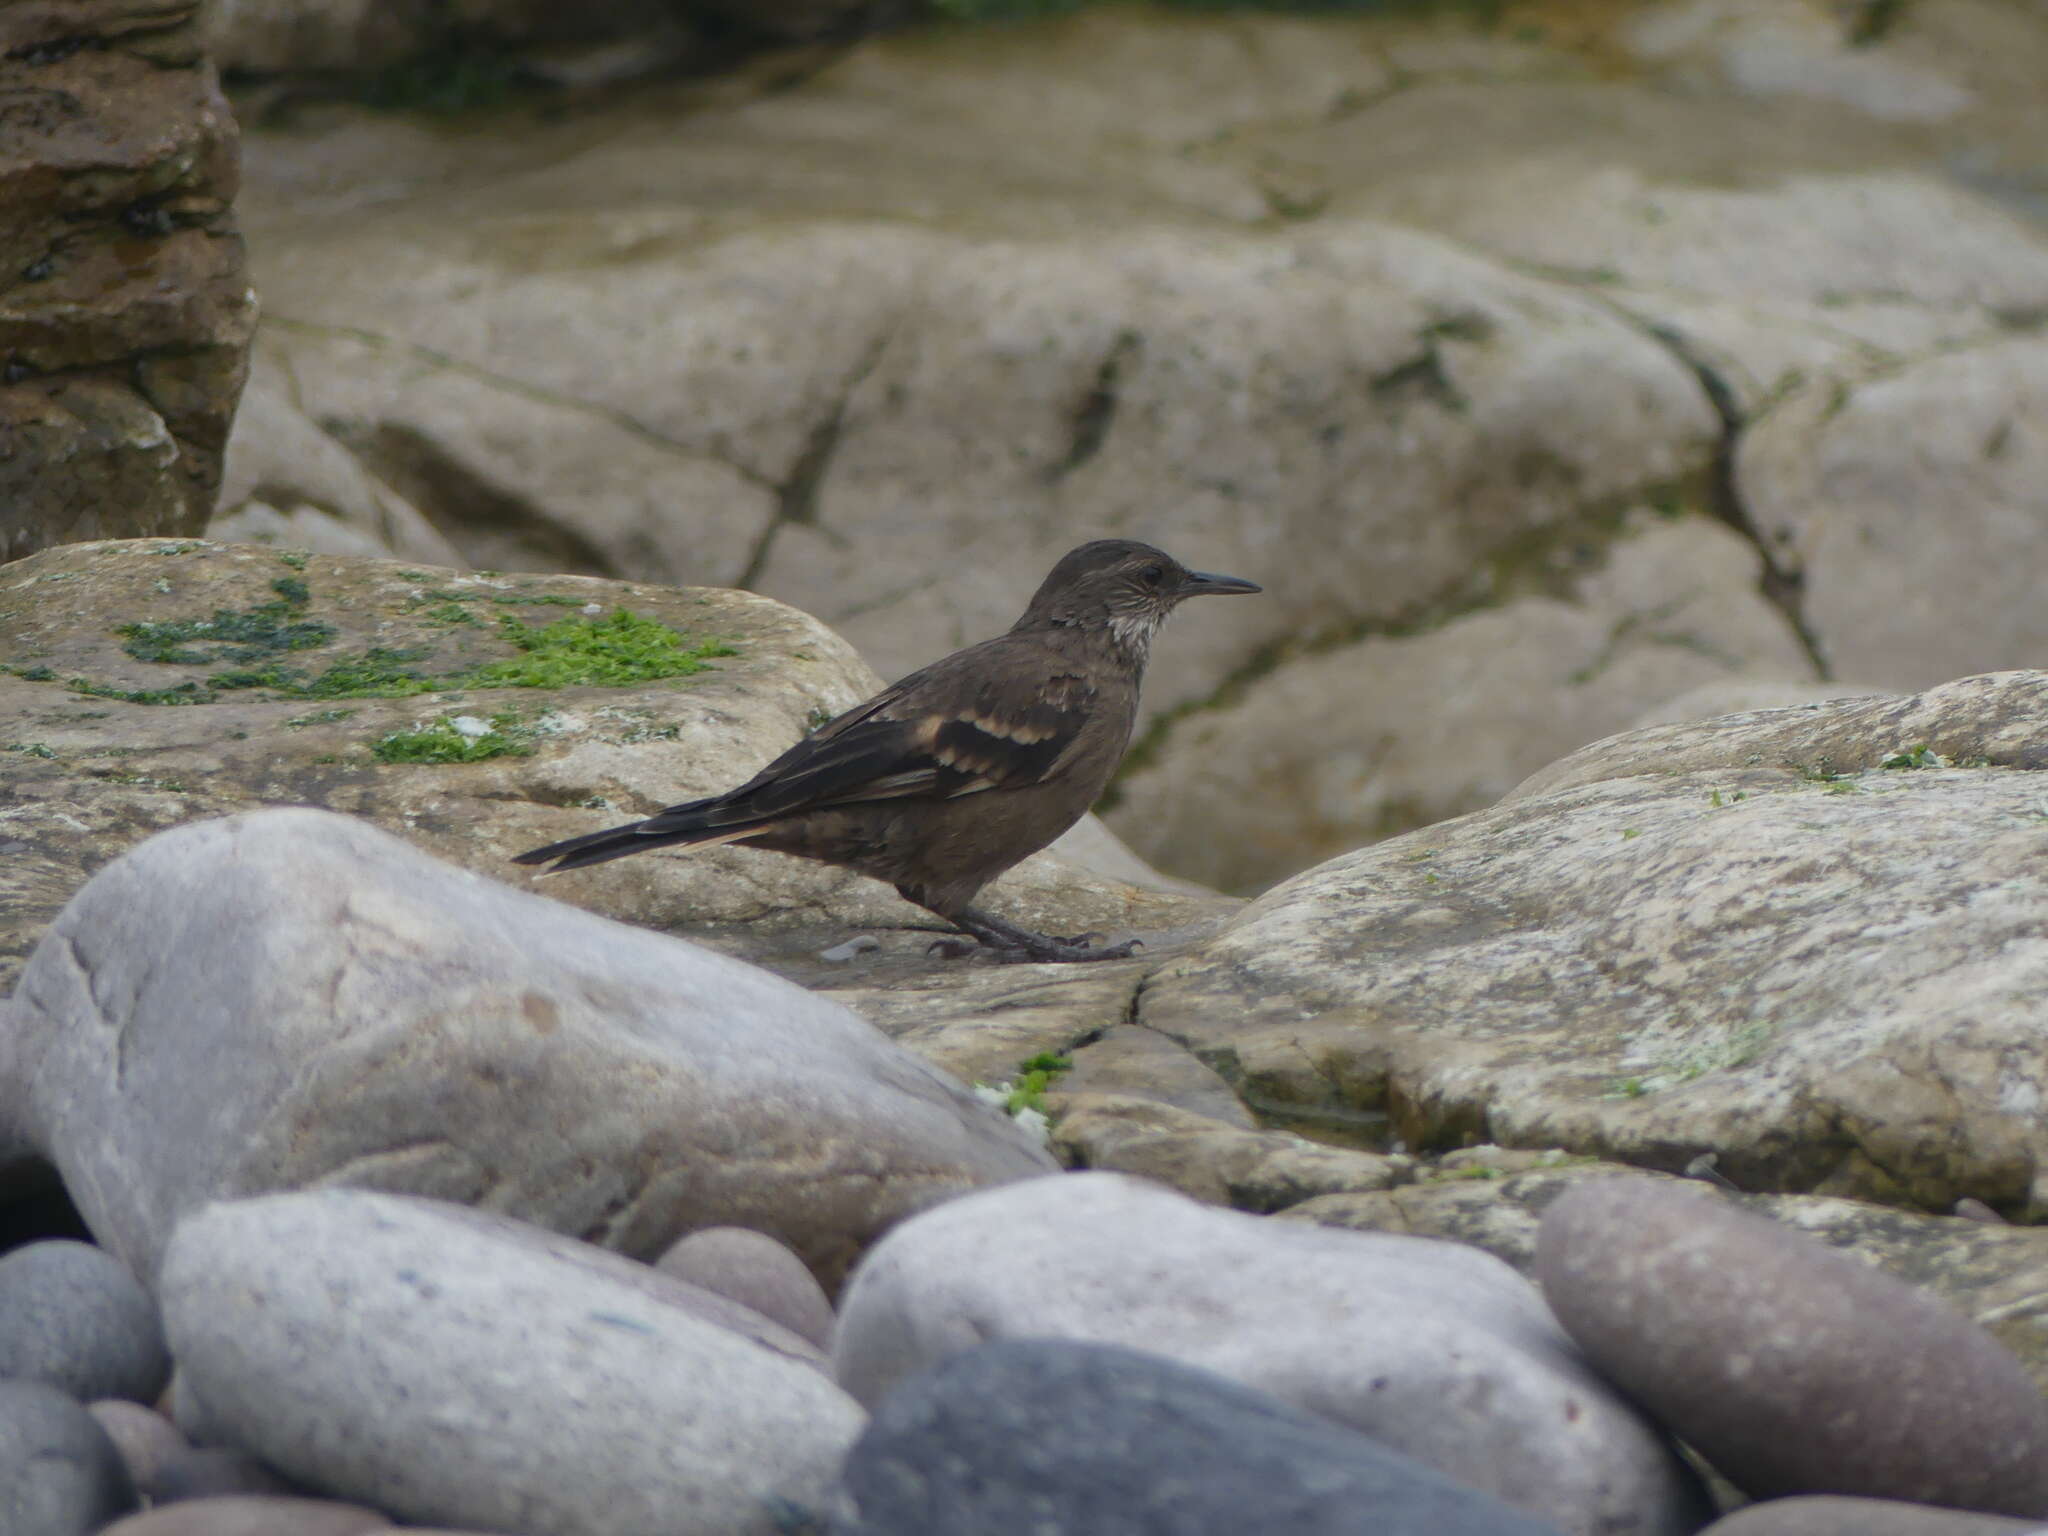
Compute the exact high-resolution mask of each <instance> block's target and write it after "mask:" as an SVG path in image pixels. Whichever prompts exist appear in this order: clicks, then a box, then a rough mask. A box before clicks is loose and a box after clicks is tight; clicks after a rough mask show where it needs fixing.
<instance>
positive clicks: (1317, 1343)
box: [833, 1173, 1701, 1536]
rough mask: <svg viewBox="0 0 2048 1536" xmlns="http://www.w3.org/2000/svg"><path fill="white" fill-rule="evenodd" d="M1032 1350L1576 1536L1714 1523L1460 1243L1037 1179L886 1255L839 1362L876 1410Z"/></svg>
mask: <svg viewBox="0 0 2048 1536" xmlns="http://www.w3.org/2000/svg"><path fill="white" fill-rule="evenodd" d="M1025 1337H1031V1338H1063V1339H1076V1340H1086V1341H1092V1342H1095V1343H1100V1344H1121V1345H1125V1346H1128V1347H1130V1348H1133V1349H1141V1350H1146V1351H1149V1352H1151V1353H1153V1354H1159V1355H1165V1356H1168V1357H1170V1358H1172V1359H1175V1360H1179V1361H1181V1362H1183V1363H1185V1364H1188V1365H1195V1366H1201V1367H1204V1368H1205V1369H1208V1370H1212V1371H1215V1372H1217V1373H1218V1374H1220V1375H1223V1376H1227V1377H1229V1378H1231V1379H1232V1380H1234V1381H1238V1382H1241V1383H1243V1384H1244V1385H1246V1386H1250V1387H1256V1388H1258V1389H1260V1390H1262V1391H1264V1392H1268V1393H1271V1394H1272V1395H1273V1396H1274V1397H1277V1398H1279V1399H1280V1400H1281V1401H1283V1402H1286V1403H1290V1404H1292V1405H1294V1406H1295V1407H1298V1408H1305V1409H1307V1410H1309V1411H1310V1412H1313V1413H1316V1414H1319V1415H1321V1416H1322V1417H1323V1418H1326V1419H1329V1420H1332V1421H1334V1422H1336V1423H1339V1424H1342V1425H1346V1426H1348V1427H1350V1428H1352V1429H1355V1430H1359V1431H1362V1432H1363V1433H1365V1434H1368V1435H1371V1436H1372V1437H1373V1438H1375V1439H1377V1440H1380V1441H1382V1442H1384V1443H1385V1444H1387V1445H1389V1446H1392V1447H1393V1448H1394V1449H1396V1450H1399V1451H1403V1452H1405V1453H1406V1454H1407V1455H1409V1456H1412V1457H1414V1458H1415V1459H1416V1460H1417V1461H1419V1462H1421V1463H1423V1464H1424V1465H1425V1466H1428V1467H1431V1468H1434V1469H1435V1470H1436V1471H1438V1472H1440V1473H1442V1474H1444V1475H1445V1476H1447V1477H1449V1478H1451V1479H1452V1480H1453V1481H1455V1482H1459V1483H1463V1484H1465V1485H1466V1486H1468V1487H1471V1488H1476V1489H1479V1490H1480V1491H1482V1492H1486V1493H1491V1494H1493V1495H1494V1496H1496V1497H1497V1498H1500V1499H1502V1500H1504V1501H1505V1502H1507V1503H1509V1504H1511V1505H1513V1506H1515V1507H1516V1508H1518V1509H1520V1510H1522V1511H1523V1512H1524V1513H1526V1514H1530V1515H1534V1516H1536V1517H1537V1518H1539V1519H1543V1520H1548V1521H1550V1522H1552V1523H1553V1524H1555V1525H1558V1526H1561V1527H1563V1528H1564V1529H1566V1530H1573V1531H1603V1532H1609V1533H1614V1536H1653V1533H1659V1536H1677V1533H1682V1532H1690V1531H1691V1530H1693V1529H1694V1528H1695V1527H1696V1526H1697V1525H1698V1523H1699V1519H1700V1515H1701V1507H1700V1505H1699V1503H1698V1502H1697V1498H1696V1489H1695V1487H1694V1485H1693V1481H1692V1478H1691V1476H1690V1474H1689V1473H1688V1472H1687V1471H1686V1470H1685V1469H1684V1468H1683V1467H1682V1465H1681V1464H1680V1463H1679V1461H1678V1460H1677V1458H1676V1456H1675V1455H1674V1454H1673V1452H1672V1450H1671V1448H1670V1447H1669V1446H1668V1445H1667V1444H1666V1443H1665V1442H1664V1440H1663V1438H1662V1437H1661V1435H1660V1434H1659V1433H1658V1431H1657V1430H1655V1429H1654V1428H1652V1427H1651V1426H1650V1425H1649V1424H1647V1423H1646V1422H1645V1421H1644V1420H1643V1419H1642V1418H1641V1417H1639V1416H1638V1415H1637V1413H1636V1412H1635V1410H1634V1409H1632V1408H1631V1407H1629V1406H1628V1405H1627V1404H1626V1403H1625V1402H1624V1401H1623V1400H1622V1399H1621V1398H1620V1397H1619V1396H1617V1395H1616V1394H1615V1393H1614V1392H1613V1391H1612V1390H1611V1389H1610V1388H1608V1387H1607V1386H1606V1385H1605V1384H1604V1383H1603V1382H1601V1381H1600V1380H1599V1379H1598V1378H1597V1377H1595V1376H1594V1375H1593V1373H1592V1371H1591V1370H1590V1369H1589V1368H1588V1366H1587V1365H1586V1363H1585V1361H1584V1359H1583V1358H1582V1357H1581V1356H1580V1354H1579V1352H1578V1350H1577V1349H1576V1348H1575V1347H1574V1346H1573V1345H1572V1344H1571V1342H1570V1341H1569V1340H1568V1339H1567V1338H1566V1337H1565V1335H1564V1333H1563V1332H1562V1331H1561V1330H1560V1329H1559V1328H1558V1326H1557V1324H1556V1322H1555V1320H1554V1319H1552V1317H1551V1316H1550V1314H1549V1312H1548V1311H1546V1310H1545V1308H1544V1306H1543V1303H1542V1301H1541V1299H1540V1298H1539V1297H1538V1296H1537V1294H1536V1291H1535V1289H1534V1287H1532V1286H1531V1285H1529V1283H1528V1282H1527V1281H1525V1280H1523V1279H1521V1278H1520V1277H1519V1276H1517V1275H1516V1274H1515V1273H1514V1272H1513V1271H1512V1270H1511V1269H1509V1268H1508V1267H1507V1266H1506V1265H1505V1264H1503V1263H1501V1262H1500V1261H1499V1260H1497V1259H1494V1258H1491V1257H1490V1256H1488V1255H1486V1254H1482V1253H1478V1252H1475V1251H1473V1250H1471V1249H1468V1248H1463V1247H1459V1246H1457V1245H1455V1244H1451V1243H1437V1242H1430V1241H1426V1240H1422V1239H1417V1238H1409V1237H1398V1236H1392V1235H1365V1234H1356V1233H1344V1232H1332V1231H1328V1230H1325V1229H1322V1228H1316V1227H1309V1226H1305V1225H1297V1224H1291V1223H1287V1224H1283V1223H1274V1222H1267V1221H1261V1220H1259V1219H1257V1218H1255V1217H1251V1216H1245V1215H1242V1214H1239V1213H1237V1212H1233V1211H1219V1210H1215V1209H1212V1208H1210V1207H1207V1206H1202V1205H1198V1204H1196V1203H1194V1202H1193V1201H1190V1200H1187V1199H1185V1198H1183V1197H1182V1196H1180V1195H1176V1194H1173V1193H1171V1192H1170V1191H1167V1190H1164V1189H1161V1188H1159V1187H1158V1186H1156V1185H1153V1184H1149V1183H1146V1182H1144V1181H1142V1180H1138V1179H1133V1178H1128V1177H1124V1176H1121V1175H1116V1174H1106V1173H1087V1174H1075V1175H1072V1176H1070V1177H1067V1178H1060V1179H1039V1180H1032V1181H1029V1182H1026V1183H1023V1184H1017V1185H1013V1186H1011V1187H1009V1188H1007V1189H1003V1190H995V1191H989V1192H986V1193H984V1194H980V1195H976V1196H972V1197H969V1198H967V1199H963V1200H957V1201H954V1202H952V1203H951V1204H949V1205H947V1206H945V1207H943V1208H941V1209H939V1210H935V1211H929V1212H926V1213H925V1214H923V1215H922V1216H919V1217H917V1218H916V1219H914V1220H912V1221H909V1222H906V1223H905V1224H904V1225H903V1226H902V1227H900V1228H898V1229H897V1230H896V1231H895V1232H893V1233H891V1234H890V1235H889V1236H888V1237H887V1238H885V1239H884V1240H883V1241H882V1242H881V1243H879V1244H878V1245H877V1246H876V1247H875V1249H874V1250H873V1251H872V1252H871V1253H870V1254H869V1255H868V1257H867V1258H866V1260H865V1261H864V1262H863V1263H862V1265H861V1266H860V1268H859V1270H858V1271H857V1272H856V1273H855V1275H854V1278H853V1280H852V1282H851V1283H850V1284H849V1286H848V1288H847V1291H846V1294H845V1296H844V1297H843V1298H842V1300H841V1305H840V1315H839V1330H838V1333H837V1334H836V1336H835V1339H834V1352H833V1353H834V1364H835V1368H836V1370H837V1372H838V1376H839V1380H840V1382H841V1383H842V1384H843V1385H844V1386H845V1387H846V1388H847V1390H849V1391H850V1392H852V1393H853V1394H854V1396H856V1397H858V1398H859V1399H861V1401H863V1402H864V1403H867V1404H869V1405H871V1406H872V1405H874V1404H876V1403H877V1402H880V1401H881V1400H882V1399H883V1397H884V1396H885V1394H887V1393H888V1392H889V1391H890V1389H891V1388H892V1387H894V1385H895V1384H896V1383H897V1382H899V1381H901V1380H902V1379H903V1378H904V1377H906V1376H909V1375H911V1374H912V1373H914V1372H917V1371H920V1370H923V1369H926V1368H927V1367H929V1366H932V1365H934V1364H936V1363H938V1362H939V1361H941V1360H944V1359H946V1358H948V1357H949V1356H952V1355H954V1354H957V1353H958V1352H960V1351H961V1350H963V1349H966V1348H969V1347H971V1346H972V1345H974V1344H976V1343H978V1342H980V1341H982V1340H986V1339H1003V1338H1025Z"/></svg>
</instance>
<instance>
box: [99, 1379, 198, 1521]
mask: <svg viewBox="0 0 2048 1536" xmlns="http://www.w3.org/2000/svg"><path fill="white" fill-rule="evenodd" d="M86 1412H87V1413H90V1414H91V1415H92V1416H93V1417H94V1418H95V1419H97V1420H98V1421H99V1426H100V1428H101V1429H104V1430H105V1431H106V1432H107V1438H108V1439H110V1440H112V1441H113V1442H114V1449H115V1450H116V1451H118V1452H120V1453H121V1465H122V1466H124V1467H126V1468H127V1469H128V1480H129V1481H130V1482H131V1483H133V1484H134V1485H135V1491H136V1493H137V1494H139V1495H141V1496H142V1497H143V1498H145V1499H148V1500H151V1501H153V1502H154V1501H157V1500H160V1499H161V1498H162V1497H163V1495H162V1494H161V1493H160V1492H159V1491H158V1478H159V1476H160V1475H161V1473H162V1471H163V1468H164V1466H165V1465H166V1464H167V1463H169V1462H170V1461H172V1460H174V1459H175V1458H177V1457H179V1456H183V1455H187V1454H189V1453H190V1452H191V1449H192V1442H191V1441H189V1440H187V1439H186V1438H185V1437H184V1436H183V1435H182V1434H180V1433H179V1432H178V1426H177V1425H175V1424H173V1423H172V1422H171V1421H170V1420H169V1419H167V1418H165V1417H164V1416H163V1415H162V1414H161V1413H158V1412H157V1411H156V1410H155V1409H154V1408H145V1407H143V1406H142V1404H140V1403H131V1402H129V1401H127V1400H126V1399H125V1398H119V1397H109V1398H103V1399H101V1400H100V1401H99V1402H97V1403H90V1404H88V1405H87V1406H86Z"/></svg>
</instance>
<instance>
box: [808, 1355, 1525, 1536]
mask: <svg viewBox="0 0 2048 1536" xmlns="http://www.w3.org/2000/svg"><path fill="white" fill-rule="evenodd" d="M845 1482H846V1489H847V1493H848V1495H849V1496H850V1498H851V1500H852V1503H853V1504H854V1506H855V1507H856V1509H857V1511H858V1512H857V1513H855V1514H851V1515H848V1516H846V1517H844V1518H841V1519H839V1520H836V1521H835V1522H834V1523H833V1526H832V1529H833V1532H834V1536H1151V1533H1155V1532H1162V1531H1171V1532H1173V1533H1174V1536H1244V1533H1248V1532H1253V1531H1262V1532H1266V1531H1269V1532H1275V1533H1277V1532H1282V1531H1284V1532H1286V1533H1288V1536H1558V1533H1557V1527H1555V1526H1552V1525H1548V1524H1545V1523H1543V1522H1540V1521H1536V1520H1532V1519H1530V1518H1529V1517H1528V1516H1526V1515H1522V1514H1518V1513H1516V1512H1515V1511H1514V1510H1512V1509H1510V1508H1508V1507H1507V1506H1506V1505H1505V1504H1502V1503H1499V1502H1498V1501H1496V1500H1494V1499H1490V1498H1487V1497H1486V1496H1485V1495H1484V1494H1480V1493H1475V1492H1473V1491H1472V1490H1471V1489H1469V1488H1463V1487H1460V1486H1459V1485H1457V1484H1456V1483H1453V1482H1451V1481H1450V1480H1449V1479H1447V1478H1445V1477H1443V1476H1441V1475H1439V1474H1438V1473H1435V1472H1432V1471H1430V1470H1429V1469H1428V1468H1427V1467H1425V1466H1422V1465H1421V1464H1420V1463H1418V1462H1415V1461H1413V1460H1411V1459H1409V1458H1408V1457H1406V1456H1402V1455H1400V1454H1399V1453H1397V1452H1394V1451H1390V1450H1388V1449H1387V1448H1386V1447H1385V1446H1383V1445H1381V1444H1379V1443H1377V1442H1375V1441H1373V1440H1369V1439H1367V1438H1365V1437H1364V1436H1362V1435H1354V1434H1350V1433H1348V1432H1346V1431H1344V1430H1340V1429H1338V1428H1336V1427H1335V1426H1333V1425H1331V1424H1330V1423H1329V1422H1327V1421H1326V1420H1322V1419H1317V1418H1315V1417H1314V1416H1313V1415H1310V1414H1307V1413H1303V1412H1302V1411H1300V1410H1299V1409H1297V1408H1290V1407H1289V1406H1288V1405H1287V1404H1285V1403H1282V1402H1280V1401H1279V1400H1277V1399H1275V1398H1272V1397H1269V1396H1267V1395H1266V1394H1265V1393H1263V1392H1254V1391H1250V1390H1248V1389H1247V1388H1245V1387H1242V1386H1240V1385H1238V1384H1237V1383H1236V1382H1234V1381H1230V1380H1227V1379H1225V1378H1224V1377H1222V1376H1218V1375H1216V1374H1214V1373H1212V1372H1209V1371H1201V1370H1194V1369H1191V1368H1189V1367H1188V1366H1185V1365H1182V1364H1179V1363H1178V1362H1176V1361H1172V1360H1167V1359H1162V1358H1160V1357H1159V1356H1156V1355H1147V1354H1140V1353H1139V1352H1137V1351H1136V1350H1129V1349H1117V1348H1112V1347H1107V1346H1104V1345H1100V1344H1075V1343H1069V1342H1067V1341H1064V1340H1057V1339H1012V1340H1002V1341H998V1342H996V1343H993V1344H985V1345H983V1346H982V1347H981V1348H979V1349H971V1350H968V1351H967V1352H966V1353H964V1354H959V1355H955V1356H953V1357H952V1358H950V1359H948V1360H945V1361H942V1362H941V1363H940V1364H938V1365H936V1366H934V1367H933V1368H932V1369H931V1370H929V1371H927V1372H925V1373H923V1374H922V1375H919V1376H914V1377H912V1378H911V1379H910V1380H908V1381H906V1382H903V1383H902V1384H900V1385H899V1386H897V1387H896V1388H895V1389H894V1390H893V1391H892V1392H890V1394H889V1395H888V1397H887V1398H885V1399H884V1400H883V1402H882V1405H881V1407H880V1409H879V1410H878V1411H877V1413H876V1415H875V1420H874V1422H873V1423H872V1424H870V1425H869V1426H868V1428H867V1430H866V1431H865V1432H864V1433H863V1434H862V1435H861V1437H860V1439H859V1440H858V1441H856V1442H855V1443H854V1447H853V1450H852V1451H851V1452H850V1453H849V1454H848V1456H847V1460H846V1473H845Z"/></svg>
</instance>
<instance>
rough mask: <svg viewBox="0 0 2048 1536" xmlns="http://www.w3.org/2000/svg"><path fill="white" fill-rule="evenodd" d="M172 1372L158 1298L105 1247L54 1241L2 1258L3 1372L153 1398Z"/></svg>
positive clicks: (81, 1396) (61, 1386) (62, 1386)
mask: <svg viewBox="0 0 2048 1536" xmlns="http://www.w3.org/2000/svg"><path fill="white" fill-rule="evenodd" d="M170 1374H171V1362H170V1357H169V1356H168V1355H166V1354H165V1353H164V1330H163V1324H162V1322H160V1321H159V1320H158V1318H157V1315H156V1303H154V1302H153V1301H151V1300H150V1298H149V1294H148V1293H147V1292H146V1291H144V1290H143V1289H142V1287H141V1286H140V1285H138V1284H137V1283H136V1280H135V1276H134V1275H132V1274H130V1273H129V1272H128V1269H127V1266H125V1265H124V1264H122V1262H121V1261H120V1260H119V1259H117V1258H115V1257H114V1256H113V1255H112V1254H110V1253H108V1252H107V1251H106V1250H105V1249H103V1248H95V1247H93V1246H92V1245H91V1244H90V1243H73V1242H60V1241H52V1242H42V1243H31V1244H29V1245H28V1246H27V1247H25V1248H17V1249H15V1250H14V1251H13V1252H12V1253H10V1254H8V1255H7V1256H6V1257H5V1258H0V1377H14V1378H15V1379H17V1380H22V1381H41V1382H47V1383H48V1384H49V1385H51V1386H53V1387H56V1388H57V1389H58V1390H60V1391H63V1392H68V1393H70V1394H71V1395H72V1396H73V1397H75V1398H77V1399H78V1400H79V1401H80V1402H82V1403H83V1402H90V1401H92V1400H93V1399H94V1398H100V1397H125V1398H130V1399H132V1400H134V1401H136V1402H139V1403H148V1402H154V1401H155V1400H156V1395H157V1394H158V1393H159V1392H161V1391H163V1389H164V1383H165V1382H166V1381H167V1380H168V1379H169V1378H170Z"/></svg>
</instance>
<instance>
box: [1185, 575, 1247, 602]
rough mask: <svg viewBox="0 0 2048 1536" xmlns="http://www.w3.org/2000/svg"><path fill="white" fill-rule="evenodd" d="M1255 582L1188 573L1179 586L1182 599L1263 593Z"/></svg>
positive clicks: (1236, 577) (1238, 577) (1232, 577)
mask: <svg viewBox="0 0 2048 1536" xmlns="http://www.w3.org/2000/svg"><path fill="white" fill-rule="evenodd" d="M1265 590H1266V589H1265V588H1264V587H1262V586H1260V585H1259V584H1258V583H1257V582H1256V581H1246V580H1245V579H1244V578H1243V577H1242V576H1218V575H1217V574H1216V573H1215V572H1214V571H1189V572H1188V574H1187V576H1186V578H1185V579H1184V580H1183V581H1182V582H1181V584H1180V595H1181V596H1182V597H1224V596H1227V595H1229V594H1230V593H1232V592H1263V591H1265Z"/></svg>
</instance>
